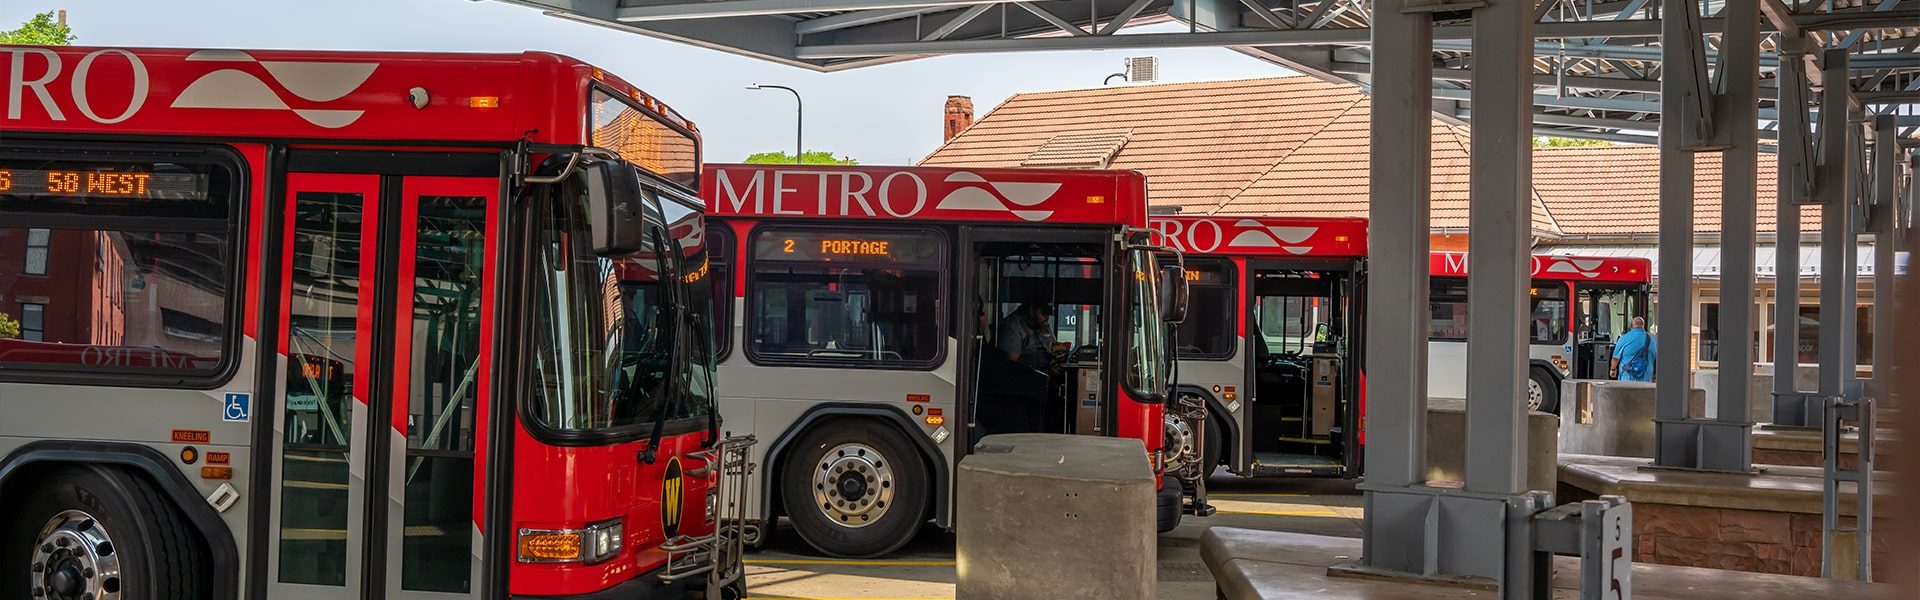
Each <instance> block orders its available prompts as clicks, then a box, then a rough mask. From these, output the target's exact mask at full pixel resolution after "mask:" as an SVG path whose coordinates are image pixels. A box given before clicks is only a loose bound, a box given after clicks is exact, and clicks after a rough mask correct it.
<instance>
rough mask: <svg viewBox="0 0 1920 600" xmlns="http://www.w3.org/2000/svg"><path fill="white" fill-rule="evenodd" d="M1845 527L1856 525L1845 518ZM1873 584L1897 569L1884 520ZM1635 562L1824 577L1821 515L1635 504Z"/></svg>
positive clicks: (1875, 549)
mask: <svg viewBox="0 0 1920 600" xmlns="http://www.w3.org/2000/svg"><path fill="white" fill-rule="evenodd" d="M1840 524H1841V525H1842V526H1851V525H1853V518H1852V517H1842V518H1841V522H1840ZM1874 524H1875V530H1876V531H1879V532H1883V534H1882V535H1877V536H1874V540H1873V541H1874V543H1873V567H1874V568H1873V570H1874V577H1873V578H1874V580H1875V581H1887V580H1888V578H1889V577H1890V574H1891V569H1893V568H1896V567H1898V566H1899V565H1897V564H1895V563H1894V561H1893V560H1891V557H1890V556H1889V554H1888V552H1889V550H1888V544H1887V535H1885V533H1890V532H1891V531H1892V530H1891V529H1888V528H1887V527H1886V520H1885V519H1875V520H1874ZM1633 533H1634V541H1633V545H1634V548H1633V552H1634V560H1635V561H1636V562H1647V563H1656V564H1663V565H1680V566H1688V567H1707V568H1713V569H1734V570H1739V571H1752V572H1756V573H1777V574H1783V575H1800V576H1805V577H1819V576H1820V547H1821V536H1820V515H1818V514H1805V513H1787V512H1772V511H1760V510H1743V509H1733V508H1702V507H1695V506H1680V505H1673V504H1649V503H1643V502H1635V503H1633Z"/></svg>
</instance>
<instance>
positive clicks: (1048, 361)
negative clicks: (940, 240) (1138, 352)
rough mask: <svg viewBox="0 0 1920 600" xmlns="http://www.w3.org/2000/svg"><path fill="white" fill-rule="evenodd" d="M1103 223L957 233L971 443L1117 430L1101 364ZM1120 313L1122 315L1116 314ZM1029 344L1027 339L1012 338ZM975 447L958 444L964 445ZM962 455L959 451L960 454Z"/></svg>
mask: <svg viewBox="0 0 1920 600" xmlns="http://www.w3.org/2000/svg"><path fill="white" fill-rule="evenodd" d="M1111 236H1112V234H1111V232H1109V231H1105V230H1102V229H1059V228H1046V229H1044V230H1040V229H1037V228H1033V227H992V226H969V227H962V228H961V231H960V252H959V261H960V269H958V271H959V273H960V279H961V281H960V282H959V285H958V286H956V288H957V294H958V298H959V300H960V301H961V302H962V303H963V304H962V305H963V306H967V307H969V308H968V309H966V310H967V311H968V312H964V313H961V314H964V315H969V316H971V317H972V318H963V319H959V320H960V321H961V322H960V323H959V328H958V331H959V332H960V333H961V339H962V340H965V342H964V343H965V344H966V346H967V347H966V348H965V349H964V351H963V352H962V356H963V360H962V362H961V364H960V367H961V372H962V373H965V374H966V376H963V377H962V378H961V381H962V383H961V386H960V388H961V389H960V398H961V399H962V401H963V402H965V403H966V406H963V407H962V408H961V410H962V414H966V415H968V416H969V418H968V433H969V437H968V438H966V439H968V440H969V441H974V440H978V439H979V438H980V437H984V436H986V435H993V434H999V433H1042V432H1044V433H1074V434H1081V435H1113V432H1114V431H1115V419H1116V413H1115V409H1114V402H1112V401H1111V400H1110V399H1109V398H1107V396H1108V395H1109V394H1110V393H1111V392H1110V391H1109V387H1110V386H1106V387H1103V386H1102V382H1103V381H1107V377H1106V372H1105V371H1104V370H1103V367H1102V365H1103V362H1104V361H1103V359H1104V358H1105V354H1104V353H1103V349H1104V348H1105V345H1104V344H1103V343H1102V341H1103V340H1105V339H1107V338H1108V336H1109V335H1110V332H1109V331H1108V328H1109V327H1112V326H1117V324H1116V323H1109V322H1108V321H1109V319H1106V318H1104V317H1105V314H1106V313H1105V311H1104V309H1105V308H1106V304H1107V302H1106V299H1107V298H1112V297H1117V296H1116V295H1115V294H1114V293H1113V292H1112V287H1113V285H1114V282H1113V281H1112V277H1110V276H1109V275H1110V274H1111V273H1112V272H1113V269H1114V268H1115V260H1116V259H1117V258H1118V257H1116V256H1114V255H1113V252H1112V249H1111V245H1112V244H1111V242H1112V237H1111ZM1114 314H1116V315H1117V314H1119V313H1114ZM1017 337H1018V338H1023V339H1025V340H1026V345H1025V346H1022V344H1021V343H1020V342H1019V341H1018V340H1017V339H1016V338H1017ZM970 445H971V444H963V446H970ZM963 453H964V450H963Z"/></svg>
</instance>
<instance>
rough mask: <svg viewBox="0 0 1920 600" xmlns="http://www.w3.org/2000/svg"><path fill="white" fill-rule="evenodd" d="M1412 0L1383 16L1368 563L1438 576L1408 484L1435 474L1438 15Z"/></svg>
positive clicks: (1379, 29) (1372, 240) (1376, 64)
mask: <svg viewBox="0 0 1920 600" xmlns="http://www.w3.org/2000/svg"><path fill="white" fill-rule="evenodd" d="M1410 3H1411V2H1409V0H1378V2H1377V3H1376V4H1375V10H1374V16H1373V32H1372V33H1373V98H1372V103H1373V106H1372V116H1371V117H1370V119H1371V128H1372V129H1371V132H1370V134H1369V135H1370V141H1371V148H1372V155H1371V157H1370V160H1371V163H1370V165H1371V169H1372V171H1371V174H1370V176H1369V178H1370V184H1371V186H1372V187H1371V191H1370V207H1369V209H1368V217H1369V218H1370V220H1371V221H1370V223H1369V225H1368V226H1369V227H1370V228H1371V231H1370V233H1369V234H1368V235H1367V244H1368V255H1369V261H1370V263H1369V265H1368V273H1367V277H1368V278H1369V279H1370V280H1371V281H1369V282H1368V292H1367V293H1368V294H1369V297H1368V298H1367V331H1366V336H1367V337H1366V342H1367V348H1368V350H1367V358H1366V369H1367V374H1368V379H1367V399H1368V402H1367V429H1368V431H1367V434H1368V435H1367V466H1366V483H1365V484H1364V489H1365V490H1366V497H1365V500H1364V502H1365V505H1366V507H1367V512H1366V518H1365V519H1364V520H1363V521H1362V522H1361V523H1362V528H1363V531H1364V533H1363V538H1364V540H1365V541H1364V544H1363V545H1364V557H1365V562H1366V564H1367V565H1368V566H1370V567H1373V568H1377V569H1384V570H1390V571H1399V572H1405V573H1421V574H1433V573H1435V572H1437V571H1438V569H1439V566H1438V563H1437V557H1435V556H1433V554H1434V553H1432V552H1429V551H1428V549H1427V544H1426V541H1425V540H1426V539H1427V533H1428V532H1427V525H1425V520H1426V518H1425V512H1424V511H1420V512H1419V513H1417V514H1416V513H1413V512H1410V511H1411V508H1410V509H1409V511H1393V510H1389V509H1388V507H1387V505H1388V504H1392V505H1395V506H1399V505H1402V503H1401V502H1396V500H1405V501H1406V502H1405V505H1406V506H1409V507H1412V506H1413V505H1414V502H1413V500H1412V499H1407V498H1402V497H1401V496H1400V495H1399V494H1398V492H1399V491H1400V490H1404V489H1406V488H1409V487H1412V486H1416V485H1418V484H1421V483H1424V482H1425V479H1426V476H1425V474H1426V472H1427V464H1426V463H1427V457H1426V446H1427V444H1426V432H1427V421H1426V419H1427V411H1426V404H1427V327H1428V325H1429V323H1428V314H1427V311H1428V306H1427V285H1428V283H1427V277H1428V272H1427V248H1428V240H1427V234H1428V217H1429V215H1430V214H1431V212H1432V209H1431V196H1430V193H1429V191H1430V188H1429V184H1430V180H1431V175H1432V164H1431V163H1432V161H1431V159H1430V156H1431V152H1432V148H1431V146H1432V143H1433V136H1432V134H1431V130H1430V128H1431V127H1432V122H1431V119H1432V118H1433V116H1432V108H1433V97H1432V86H1433V17H1432V16H1431V15H1429V14H1428V13H1424V12H1406V10H1405V9H1406V8H1407V6H1408V4H1410Z"/></svg>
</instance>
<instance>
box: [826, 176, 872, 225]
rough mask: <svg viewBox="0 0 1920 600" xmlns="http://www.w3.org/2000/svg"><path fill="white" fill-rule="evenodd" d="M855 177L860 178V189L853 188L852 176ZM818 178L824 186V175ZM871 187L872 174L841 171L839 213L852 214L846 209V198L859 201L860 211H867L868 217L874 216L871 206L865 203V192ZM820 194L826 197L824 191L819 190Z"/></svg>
mask: <svg viewBox="0 0 1920 600" xmlns="http://www.w3.org/2000/svg"><path fill="white" fill-rule="evenodd" d="M855 177H858V178H860V189H858V190H855V189H853V178H855ZM820 180H821V181H822V183H821V185H822V186H823V187H824V186H825V185H826V183H825V181H826V177H821V178H820ZM872 189H873V176H872V175H868V174H866V173H861V172H859V171H852V172H848V173H841V174H840V214H843V215H845V214H852V213H850V212H849V211H848V210H847V200H849V199H852V200H854V201H856V202H859V203H860V212H863V213H867V216H869V217H872V216H876V215H874V214H873V207H872V206H868V205H867V192H868V191H871V190H872ZM820 196H821V197H823V198H824V197H826V193H825V192H821V194H820ZM821 210H822V211H823V212H824V211H825V210H826V209H824V208H822V209H821Z"/></svg>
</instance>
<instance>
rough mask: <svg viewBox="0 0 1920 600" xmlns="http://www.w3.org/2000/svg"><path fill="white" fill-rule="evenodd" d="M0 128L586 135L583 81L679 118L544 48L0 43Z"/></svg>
mask: <svg viewBox="0 0 1920 600" xmlns="http://www.w3.org/2000/svg"><path fill="white" fill-rule="evenodd" d="M0 52H4V53H5V54H7V56H5V57H4V58H0V81H5V82H6V84H7V85H8V86H9V88H8V89H10V90H13V93H10V94H6V95H0V115H3V116H0V124H4V127H5V129H6V130H8V131H49V132H82V133H84V132H96V131H97V132H100V133H111V134H114V135H140V134H149V135H203V136H215V137H221V138H228V139H231V138H233V137H234V136H235V135H236V134H238V135H242V136H246V137H260V138H295V139H344V140H355V141H368V140H381V141H419V142H422V143H423V144H427V145H442V144H433V143H434V142H440V143H444V142H482V141H485V142H495V143H499V142H510V141H513V140H518V139H521V138H522V137H523V136H527V137H529V139H532V140H533V141H537V142H546V143H555V144H582V143H586V140H585V136H586V129H587V125H586V123H587V119H588V117H589V116H590V115H589V114H588V112H589V110H588V106H587V100H586V98H587V96H588V94H587V92H588V90H589V89H590V87H591V86H594V85H595V84H596V83H597V84H598V85H600V86H604V87H605V88H607V89H608V90H610V91H612V92H613V93H614V94H617V95H625V96H627V97H630V98H632V99H634V100H635V101H636V102H639V103H641V104H642V105H643V106H646V107H647V108H649V109H652V110H655V111H657V112H659V113H661V114H662V115H665V116H666V117H665V118H667V119H668V120H669V121H672V122H674V123H676V124H678V125H680V126H683V127H687V128H688V129H692V128H693V127H692V124H691V123H690V122H688V121H687V120H686V119H684V118H682V117H680V116H679V115H678V114H677V113H674V112H673V110H672V109H670V108H667V107H666V106H665V105H664V104H661V103H660V102H659V101H657V100H655V99H653V98H652V97H650V96H647V95H646V94H644V93H641V92H640V91H639V90H637V89H635V88H634V87H633V86H631V85H629V84H627V83H626V82H624V81H621V80H620V79H619V78H617V77H614V76H612V75H610V74H607V73H605V72H604V71H602V70H600V69H598V68H595V67H593V66H591V65H588V64H586V63H582V62H580V61H577V60H574V59H572V58H568V57H565V56H560V55H557V54H548V53H543V52H526V53H522V54H451V53H441V54H424V53H406V54H396V53H379V52H351V53H348V52H311V51H287V50H196V49H188V48H88V47H44V48H43V47H30V46H15V47H8V48H4V49H0Z"/></svg>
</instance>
